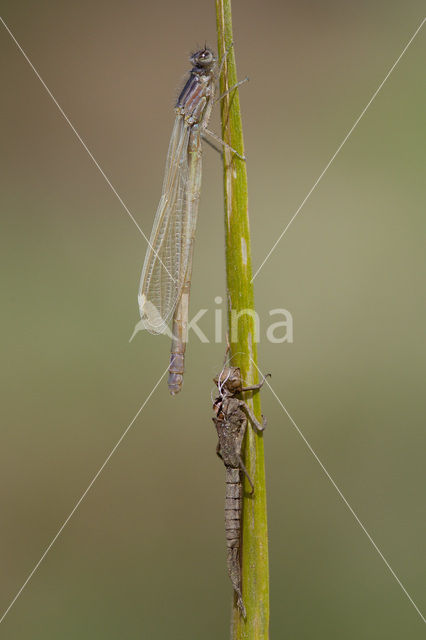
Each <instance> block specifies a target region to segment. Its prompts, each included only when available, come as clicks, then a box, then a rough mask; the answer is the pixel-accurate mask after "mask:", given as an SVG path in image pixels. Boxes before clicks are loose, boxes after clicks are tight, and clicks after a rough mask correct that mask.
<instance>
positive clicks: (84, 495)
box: [0, 367, 168, 624]
mask: <svg viewBox="0 0 426 640" xmlns="http://www.w3.org/2000/svg"><path fill="white" fill-rule="evenodd" d="M167 370H168V367H167V369H166V370H165V371H164V372H163V373H162V374H161V377H160V378H159V379H158V381H157V382H156V384H155V386H154V387H153V388H152V391H151V392H150V394H149V395H148V396H147V398H146V399H145V401H144V402H143V404H142V405H141V406H140V407H139V409H138V411H137V413H136V414H135V416H134V417H133V418H132V420H131V422H130V423H129V425H128V426H127V427H126V429H125V431H124V432H123V433H122V435H121V436H120V438H119V440H118V441H117V443H116V444H115V445H114V447H113V448H112V449H111V451H110V453H109V454H108V456H107V458H106V459H105V462H104V463H103V464H102V466H101V467H100V468H99V470H98V471H97V473H96V474H95V476H94V477H93V479H92V481H91V482H90V484H89V486H88V487H87V489H86V490H85V492H84V493H83V494H82V496H81V497H80V499H79V500H78V501H77V502H76V504H75V505H74V507H73V509H72V511H71V513H70V514H69V516H68V517H67V518H66V519H65V520H64V522H63V524H62V526H61V527H60V529H59V531H58V532H57V534H56V535H55V537H54V538H52V541H51V542H50V544H49V545H48V546H47V547H46V549H45V551H44V552H43V555H42V556H41V558H40V560H39V561H38V562H37V564H36V565H35V567H34V569H33V570H32V571H31V573H30V574H29V576H28V577H27V579H26V580H25V582H24V584H23V585H22V587H21V588H20V589H19V591H18V593H17V594H16V596H15V597H14V598H13V600H12V602H11V603H10V604H9V606H8V607H7V609H6V611H5V612H4V613H3V615H2V617H1V618H0V624H1V623H2V622H3V620H4V619H5V617H6V616H7V614H8V613H9V611H10V610H11V608H12V607H13V605H14V604H15V602H16V601H17V599H18V598H19V596H20V595H21V593H22V592H23V590H24V589H25V587H26V586H27V584H28V583H29V581H30V580H31V578H32V577H33V575H34V574H35V572H36V571H37V569H38V568H39V566H40V565H41V563H42V562H43V560H44V559H45V557H46V556H47V554H48V553H49V551H50V549H51V548H52V547H53V545H54V544H55V542H56V540H57V539H58V538H59V536H60V535H61V533H62V531H63V530H64V529H65V527H66V526H67V524H68V522H69V521H70V520H71V518H72V516H73V515H74V513H75V512H76V511H77V509H78V507H79V506H80V504H81V503H82V502H83V500H84V498H85V497H86V496H87V494H88V493H89V491H90V489H91V488H92V487H93V485H94V484H95V482H96V480H97V479H98V478H99V476H100V475H101V473H102V471H103V470H104V469H105V467H106V465H107V464H108V462H109V461H110V459H111V457H112V456H113V454H114V453H115V452H116V450H117V448H118V447H119V446H120V444H121V443H122V441H123V440H124V438H125V436H126V435H127V433H128V431H129V429H130V428H131V427H132V425H133V423H134V422H135V420H136V419H137V418H138V416H139V414H140V413H141V412H142V410H143V409H144V407H145V406H146V404H147V403H148V401H149V400H150V398H151V396H152V394H153V393H154V391H155V390H156V389H157V387H158V385H159V384H160V382H161V381H162V379H163V378H164V376H165V375H166V373H167Z"/></svg>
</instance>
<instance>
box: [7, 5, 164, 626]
mask: <svg viewBox="0 0 426 640" xmlns="http://www.w3.org/2000/svg"><path fill="white" fill-rule="evenodd" d="M0 20H1V22H2V24H3V26H4V28H5V29H6V31H7V32H8V33H9V35H10V37H11V38H12V40H13V42H14V43H15V44H16V46H17V47H18V49H19V51H20V52H21V53H22V55H23V56H24V58H25V60H26V61H27V62H28V64H29V65H30V67H31V69H32V70H33V71H34V73H35V74H36V76H37V78H38V79H39V80H40V82H41V84H42V85H43V87H44V88H45V89H46V91H47V93H48V94H49V96H50V97H51V98H52V100H53V102H54V103H55V105H56V106H57V107H58V109H59V111H60V113H61V115H62V116H63V117H64V119H65V121H66V122H67V123H68V124H69V126H70V127H71V129H72V131H73V133H74V134H75V136H76V137H77V139H78V141H79V142H80V143H81V145H82V146H83V148H84V149H85V150H86V151H87V153H88V155H89V157H90V159H91V160H92V161H93V164H94V165H95V167H96V168H97V169H98V171H99V173H100V174H101V175H102V177H103V178H104V179H105V182H106V183H107V185H108V186H109V187H110V189H111V191H112V192H113V194H114V195H115V196H116V198H117V200H118V201H119V203H120V204H121V206H122V207H123V209H124V210H125V211H126V213H127V215H128V216H129V218H130V219H131V221H132V222H133V223H134V225H135V226H136V227H137V229H138V230H139V233H140V234H141V235H142V236H143V238H144V239H145V241H146V242H147V244H148V246H149V247H150V249H151V251H152V252H153V253H154V254H155V256H156V257H157V258H158V260H159V261H160V263H161V265H162V266H163V267H164V269H165V270H166V271H167V273H168V275H169V276H170V277H171V279H172V280H173V282H176V280H175V278H174V277H173V276H172V275H171V273H170V272H169V270H168V269H167V267H166V265H165V264H164V263H163V261H162V260H161V258H160V256H159V255H158V253H157V252H156V250H155V249H154V247H153V246H152V245H151V243H150V241H149V240H148V238H147V237H146V235H145V234H144V232H143V231H142V229H141V227H140V226H139V224H138V223H137V221H136V220H135V218H134V216H133V215H132V213H131V212H130V210H129V209H128V207H127V205H126V204H125V202H124V200H123V199H122V197H121V196H120V195H119V193H118V191H117V190H116V188H115V187H114V185H113V184H112V183H111V181H110V179H109V178H108V176H107V175H106V173H105V171H104V170H103V169H102V167H101V166H100V164H99V162H98V161H97V160H96V158H95V156H94V155H93V153H92V152H91V151H90V149H89V147H88V146H87V144H86V143H85V142H84V140H83V138H82V137H81V135H80V134H79V133H78V131H77V129H76V128H75V127H74V125H73V123H72V122H71V120H70V119H69V118H68V116H67V114H66V113H65V111H64V110H63V109H62V107H61V105H60V104H59V102H58V101H57V100H56V98H55V96H54V95H53V93H52V92H51V90H50V89H49V87H48V86H47V84H46V83H45V81H44V80H43V78H42V77H41V75H40V74H39V72H38V71H37V69H36V68H35V66H34V65H33V63H32V62H31V60H30V59H29V57H28V56H27V54H26V53H25V51H24V50H23V48H22V47H21V45H20V44H19V42H18V41H17V39H16V38H15V36H14V35H13V33H12V32H11V30H10V29H9V27H8V26H7V24H6V23H5V21H4V20H3V18H2V17H1V16H0ZM0 622H1V621H0Z"/></svg>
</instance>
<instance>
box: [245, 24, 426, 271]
mask: <svg viewBox="0 0 426 640" xmlns="http://www.w3.org/2000/svg"><path fill="white" fill-rule="evenodd" d="M425 21H426V18H423V20H422V22H421V23H420V26H419V27H417V29H416V31H415V32H414V34H413V35H412V36H411V38H410V40H409V41H408V43H407V44H406V45H405V47H404V49H403V50H402V52H401V53H400V55H399V56H398V58H397V59H396V60H395V62H394V63H393V65H392V66H391V68H390V69H389V71H388V72H387V74H386V76H385V78H384V80H383V81H382V82H381V83H380V84H379V87H378V88H377V89H376V91H375V92H374V93H373V95H372V97H371V98H370V100H369V101H368V102H367V104H366V106H365V107H364V109H363V110H362V111H361V114H360V115H359V116H358V118H357V119H356V120H355V122H354V124H353V125H352V127H351V128H350V129H349V131H348V133H347V134H346V136H345V137H344V138H343V141H342V142H341V143H340V145H339V146H338V148H337V151H336V152H335V153H334V154H333V155H332V156H331V158H330V160H329V161H328V163H327V165H326V167H325V169H324V170H323V171H322V173H321V174H320V176H319V178H317V180H316V181H315V183H314V185H313V187H312V188H311V190H310V191H309V192H308V194H307V196H306V197H305V198H304V200H303V201H302V203H301V205H300V206H299V208H298V209H297V211H296V213H295V214H294V215H293V216H292V217H291V218H290V222H288V224H287V226H286V227H285V229H284V231H283V232H282V233H281V235H280V236H279V238H278V240H276V242H275V243H274V245H273V246H272V249H271V250H270V251H269V253H268V255H267V256H266V258H265V259H264V260H263V262H262V264H261V265H260V267H259V268H258V270H257V271H256V273H255V274H254V276H253V278H252V279H251V281H252V282H253V280H254V279H255V278H256V276H257V275H258V273H259V271H260V270H261V269H262V267H263V265H264V264H265V262H266V261H267V260H269V258H270V256H271V254H272V252H273V251H274V250H275V248H276V246H277V244H278V243H279V242H280V240H281V239H282V237H283V236H284V234H285V233H286V231H287V229H288V228H289V227H290V225H291V223H292V222H293V220H294V219H295V218H296V216H297V214H298V213H299V211H300V210H301V209H302V207H303V206H304V204H305V202H306V201H307V200H308V198H309V197H310V195H311V194H312V192H313V191H314V190H315V188H316V187H317V185H318V184H319V182H320V181H321V179H322V178H323V176H324V174H325V173H326V171H327V170H328V168H329V167H330V165H331V163H332V162H333V160H334V159H335V158H336V156H337V154H338V153H339V151H340V150H341V149H342V147H343V145H344V144H345V142H346V141H347V139H348V138H349V136H350V135H351V133H352V132H353V130H354V129H355V127H356V126H357V124H358V123H359V121H360V120H361V118H362V117H363V115H364V114H365V112H366V111H367V109H368V107H369V106H370V105H371V103H372V102H373V100H374V98H375V97H376V96H377V94H378V93H379V91H380V89H381V88H382V87H383V85H384V84H385V82H386V80H387V79H388V78H389V76H390V74H391V73H392V71H393V70H394V69H395V67H396V65H397V64H398V62H399V61H400V60H401V58H402V56H403V55H404V53H405V52H406V51H407V49H408V47H409V46H410V44H411V43H412V42H413V40H414V38H415V37H416V35H417V34H418V33H419V31H420V29H421V28H422V27H423V25H424V23H425Z"/></svg>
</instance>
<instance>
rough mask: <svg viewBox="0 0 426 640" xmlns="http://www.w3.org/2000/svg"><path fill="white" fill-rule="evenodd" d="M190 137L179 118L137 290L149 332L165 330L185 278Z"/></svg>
mask: <svg viewBox="0 0 426 640" xmlns="http://www.w3.org/2000/svg"><path fill="white" fill-rule="evenodd" d="M190 134H191V131H190V128H189V127H188V125H186V124H185V120H184V118H182V117H181V116H179V115H178V116H177V117H176V120H175V124H174V127H173V132H172V136H171V139H170V145H169V151H168V154H167V162H166V170H165V175H164V182H163V191H162V194H161V198H160V202H159V205H158V209H157V213H156V215H155V219H154V225H153V228H152V232H151V237H150V239H149V243H150V244H149V246H148V250H147V253H146V256H145V262H144V265H143V269H142V276H141V282H140V287H139V295H138V301H139V310H140V314H141V319H142V321H143V324H144V328H145V329H147V330H148V331H149V332H150V333H164V331H165V330H166V328H167V322H168V320H169V319H170V316H171V315H172V313H173V311H174V309H175V307H176V304H177V301H178V299H179V297H180V293H181V291H182V287H183V283H184V279H185V273H186V268H187V264H188V258H189V253H190V246H191V243H190V238H188V234H191V227H192V225H191V223H189V222H188V220H187V217H188V213H187V211H186V210H187V209H188V207H187V187H188V179H189V170H188V143H189V137H190Z"/></svg>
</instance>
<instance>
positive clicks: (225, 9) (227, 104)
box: [216, 0, 269, 640]
mask: <svg viewBox="0 0 426 640" xmlns="http://www.w3.org/2000/svg"><path fill="white" fill-rule="evenodd" d="M216 16H217V33H218V50H219V57H220V60H222V58H223V56H224V55H225V52H227V55H226V60H225V63H224V65H223V69H222V74H221V78H220V91H221V94H223V93H225V92H226V91H227V90H228V89H229V87H232V86H233V85H234V84H235V83H236V82H237V72H236V66H235V55H234V47H233V46H231V44H232V42H233V36H232V19H231V2H230V0H216ZM221 115H222V136H223V139H224V141H225V142H226V143H227V144H229V145H230V146H231V147H232V148H233V149H235V150H236V151H237V152H238V153H239V154H240V155H244V143H243V132H242V122H241V113H240V101H239V96H238V91H232V92H231V93H230V94H229V95H227V96H225V98H223V99H222V101H221ZM223 160H224V190H225V236H226V277H227V290H228V324H229V327H230V333H229V339H230V345H231V357H232V366H238V367H240V369H241V374H242V378H243V380H244V382H245V384H246V385H252V384H256V383H257V381H258V369H257V349H256V340H257V335H256V330H257V327H256V321H255V314H254V295H253V285H252V283H251V279H252V268H251V251H250V229H249V218H248V199H247V169H246V162H245V161H244V160H241V159H239V158H238V157H237V156H236V155H235V154H234V153H233V152H232V151H230V150H229V149H226V148H224V152H223ZM244 399H245V401H246V402H247V403H248V404H249V405H250V406H251V407H252V408H253V410H254V413H255V415H256V416H257V418H258V419H259V420H261V410H260V393H259V392H258V393H254V394H253V393H248V394H246V397H245V398H244ZM244 464H245V466H246V468H247V470H248V473H249V475H250V477H251V478H252V479H253V480H254V484H255V491H254V496H250V487H249V486H248V483H247V480H246V481H245V487H244V499H243V527H242V542H241V545H242V546H241V549H242V592H243V600H244V603H245V606H246V609H247V619H246V620H244V619H243V618H242V616H241V615H240V612H239V610H238V608H237V606H236V602H235V598H234V606H233V614H232V619H233V624H232V639H233V640H241V639H242V638H246V639H250V640H265V639H267V638H268V637H269V566H268V529H267V517H266V486H265V465H264V450H263V437H262V435H261V434H258V433H256V432H255V431H254V429H253V428H250V427H249V428H248V429H247V435H246V438H245V447H244Z"/></svg>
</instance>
